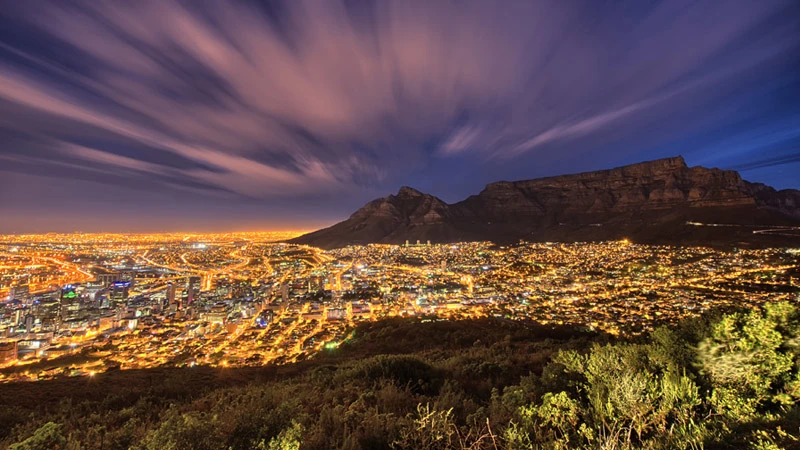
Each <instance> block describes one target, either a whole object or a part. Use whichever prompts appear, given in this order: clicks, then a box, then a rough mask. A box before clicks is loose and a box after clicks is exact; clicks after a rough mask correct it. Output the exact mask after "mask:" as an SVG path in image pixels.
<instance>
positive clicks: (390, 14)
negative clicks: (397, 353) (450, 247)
mask: <svg viewBox="0 0 800 450" xmlns="http://www.w3.org/2000/svg"><path fill="white" fill-rule="evenodd" d="M798 30H800V4H798V3H797V2H796V1H792V0H786V1H783V0H762V1H758V2H753V1H748V0H733V1H704V0H697V1H684V0H670V1H642V0H634V1H614V2H610V1H609V2H601V1H595V0H591V1H590V0H586V1H572V0H557V1H555V0H552V1H551V0H542V1H530V2H516V1H507V2H505V1H502V2H486V1H452V2H451V1H436V2H416V1H398V2H385V1H366V0H358V1H344V2H337V1H326V2H320V1H308V2H305V1H289V2H250V1H225V2H223V1H172V0H159V1H148V0H145V1H137V2H123V1H108V2H97V1H52V2H48V1H37V2H17V1H11V0H3V1H0V232H6V233H7V232H14V233H23V232H44V231H76V230H82V231H170V230H194V231H212V230H253V229H286V228H303V229H311V228H315V227H318V226H322V225H327V224H330V223H332V222H334V221H336V220H339V219H342V218H344V217H346V216H347V215H349V213H351V212H352V211H353V210H354V209H355V208H357V207H359V206H361V205H362V204H363V203H365V202H366V201H368V200H370V199H372V198H375V197H379V196H384V195H387V194H388V193H391V192H394V191H396V189H397V188H398V187H399V186H401V185H411V186H414V187H416V188H418V189H420V190H423V191H426V192H430V193H432V194H434V195H438V196H440V197H441V198H443V199H444V200H446V201H457V200H460V199H462V198H464V197H466V196H467V195H469V194H473V193H477V192H478V191H480V189H481V188H482V186H483V185H485V184H486V183H488V182H492V181H497V180H504V179H505V180H507V179H526V178H535V177H539V176H548V175H556V174H562V173H571V172H579V171H584V170H594V169H602V168H608V167H613V166H618V165H622V164H628V163H633V162H638V161H643V160H650V159H655V158H661V157H667V156H674V155H679V154H680V155H683V156H684V157H685V158H686V160H687V162H688V163H689V164H690V165H698V164H699V165H705V166H713V167H720V168H726V169H736V170H740V171H741V173H742V175H743V177H744V178H745V179H748V180H751V181H758V182H764V183H767V184H770V185H772V186H774V187H776V188H800V58H798V56H797V55H799V54H800V31H798Z"/></svg>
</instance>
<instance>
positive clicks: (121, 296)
mask: <svg viewBox="0 0 800 450" xmlns="http://www.w3.org/2000/svg"><path fill="white" fill-rule="evenodd" d="M130 288H131V282H130V281H115V282H113V283H111V291H110V292H109V296H108V297H109V300H111V302H110V303H111V305H110V306H112V307H114V306H116V304H117V303H121V302H124V301H125V300H127V299H128V293H129V291H130Z"/></svg>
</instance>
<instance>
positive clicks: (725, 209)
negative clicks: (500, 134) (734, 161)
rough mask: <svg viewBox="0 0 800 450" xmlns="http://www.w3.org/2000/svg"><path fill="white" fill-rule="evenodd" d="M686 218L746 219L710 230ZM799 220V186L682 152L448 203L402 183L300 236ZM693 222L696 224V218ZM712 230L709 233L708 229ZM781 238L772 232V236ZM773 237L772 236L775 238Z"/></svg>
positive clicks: (453, 236) (609, 234) (507, 233)
mask: <svg viewBox="0 0 800 450" xmlns="http://www.w3.org/2000/svg"><path fill="white" fill-rule="evenodd" d="M687 222H711V223H725V224H739V225H742V229H737V230H734V229H733V228H731V227H728V228H730V229H726V230H724V232H719V231H718V232H716V233H715V234H714V235H710V234H709V233H707V232H706V230H701V229H699V228H698V229H692V228H687ZM798 222H800V191H795V190H784V191H775V190H774V189H772V188H770V187H768V186H765V185H763V184H757V183H749V182H747V181H744V180H742V178H741V177H740V176H739V174H738V173H737V172H734V171H727V170H720V169H709V168H705V167H688V166H687V165H686V162H685V161H684V160H683V158H681V157H675V158H667V159H661V160H656V161H649V162H643V163H639V164H633V165H629V166H624V167H618V168H615V169H610V170H600V171H596V172H586V173H579V174H573V175H562V176H556V177H548V178H539V179H535V180H525V181H514V182H507V181H503V182H498V183H492V184H489V185H487V186H486V188H485V189H484V190H483V191H481V193H480V194H478V195H473V196H471V197H469V198H467V199H465V200H463V201H461V202H458V203H455V204H452V205H448V204H447V203H445V202H443V201H442V200H440V199H438V198H436V197H434V196H431V195H427V194H423V193H421V192H419V191H417V190H414V189H412V188H409V187H403V188H401V189H400V191H399V192H398V193H397V194H396V195H390V196H388V197H386V198H382V199H377V200H374V201H372V202H370V203H368V204H367V205H365V206H364V207H363V208H361V209H360V210H358V211H356V212H355V213H354V214H353V215H352V216H351V217H350V218H349V219H347V220H345V221H344V222H341V223H338V224H336V225H334V226H332V227H330V228H326V229H323V230H319V231H316V232H314V233H310V234H307V235H304V236H301V237H299V238H297V239H296V240H295V241H296V242H298V243H304V244H310V245H316V246H320V247H324V248H331V247H337V246H342V245H347V244H351V243H360V244H363V243H372V242H375V243H402V242H404V241H405V240H410V241H415V240H417V239H420V240H431V241H434V242H451V241H459V240H495V241H516V240H518V239H531V240H598V239H616V238H620V237H629V238H633V239H638V240H641V241H652V242H682V241H686V242H694V243H697V242H698V241H699V242H701V243H702V241H703V240H704V239H711V238H714V239H716V240H720V239H721V240H728V241H732V242H739V241H750V240H753V239H762V240H763V239H766V238H763V237H753V236H755V235H753V233H752V230H750V229H747V228H746V227H747V226H751V225H793V224H798ZM694 228H697V227H696V226H694ZM707 235H708V236H707ZM773 237H774V236H773ZM773 240H774V239H773Z"/></svg>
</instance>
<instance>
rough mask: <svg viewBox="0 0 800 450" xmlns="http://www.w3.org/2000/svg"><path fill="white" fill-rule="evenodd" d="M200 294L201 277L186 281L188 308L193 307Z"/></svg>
mask: <svg viewBox="0 0 800 450" xmlns="http://www.w3.org/2000/svg"><path fill="white" fill-rule="evenodd" d="M199 293H200V277H189V278H187V280H186V306H189V305H191V304H192V303H193V302H194V300H195V298H197V294H199Z"/></svg>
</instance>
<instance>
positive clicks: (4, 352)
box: [0, 341, 17, 364]
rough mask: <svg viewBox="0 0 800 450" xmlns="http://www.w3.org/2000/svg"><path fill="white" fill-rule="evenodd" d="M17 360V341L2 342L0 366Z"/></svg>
mask: <svg viewBox="0 0 800 450" xmlns="http://www.w3.org/2000/svg"><path fill="white" fill-rule="evenodd" d="M16 360H17V343H16V342H15V341H9V342H0V364H5V363H9V362H11V361H16Z"/></svg>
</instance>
